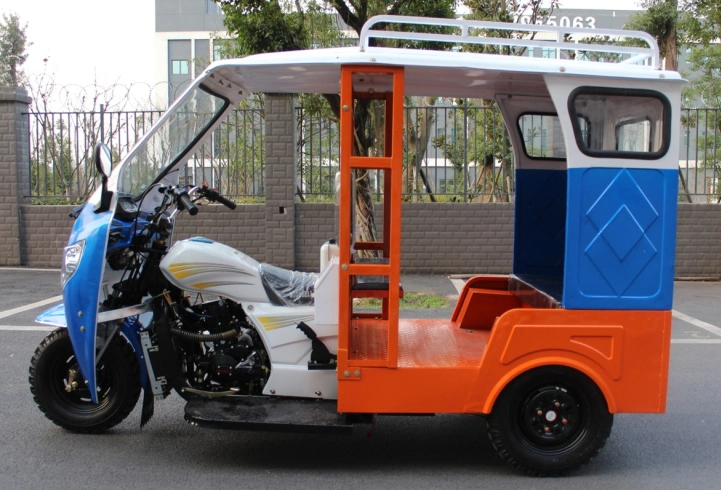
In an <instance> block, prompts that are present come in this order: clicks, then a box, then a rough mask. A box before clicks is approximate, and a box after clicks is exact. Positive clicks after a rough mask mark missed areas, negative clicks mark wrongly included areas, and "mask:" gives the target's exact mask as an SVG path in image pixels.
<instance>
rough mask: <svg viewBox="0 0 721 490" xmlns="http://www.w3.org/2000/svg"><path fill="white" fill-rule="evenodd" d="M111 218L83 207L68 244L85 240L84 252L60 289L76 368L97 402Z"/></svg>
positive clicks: (109, 215) (90, 205)
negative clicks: (103, 287) (100, 326)
mask: <svg viewBox="0 0 721 490" xmlns="http://www.w3.org/2000/svg"><path fill="white" fill-rule="evenodd" d="M112 217H113V212H112V211H106V212H104V213H99V214H96V213H95V212H94V211H93V205H92V204H86V205H85V207H84V208H83V210H82V212H81V213H80V216H78V219H77V220H76V221H75V225H74V226H73V230H72V232H71V233H70V239H69V240H68V245H72V244H74V243H76V242H78V241H80V240H85V249H84V251H83V256H82V259H81V260H80V263H79V264H78V268H77V270H76V271H75V274H74V275H73V276H72V277H71V278H70V280H68V282H67V283H66V284H65V288H64V289H63V302H64V304H65V313H66V315H65V317H66V320H67V326H68V333H69V334H70V340H71V342H72V344H73V350H74V351H75V357H76V359H77V361H78V366H79V367H80V371H81V372H82V373H83V377H84V378H85V380H86V381H87V382H88V388H89V389H90V393H91V395H92V399H93V401H94V402H97V393H96V390H95V331H96V320H97V313H98V294H99V291H100V281H101V280H102V275H103V270H104V268H105V245H106V242H107V238H108V227H109V225H110V221H111V219H112Z"/></svg>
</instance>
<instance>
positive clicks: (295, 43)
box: [216, 0, 342, 56]
mask: <svg viewBox="0 0 721 490" xmlns="http://www.w3.org/2000/svg"><path fill="white" fill-rule="evenodd" d="M216 2H217V3H219V4H220V6H221V9H222V10H223V14H224V15H225V19H224V23H225V26H226V27H227V29H228V32H229V33H231V34H232V35H234V36H236V39H235V40H233V42H228V43H226V44H224V45H223V48H222V49H221V50H222V51H224V52H225V54H230V55H232V56H247V55H251V54H256V53H273V52H278V51H296V50H300V49H307V48H319V47H329V46H337V45H339V44H342V34H341V32H340V30H339V28H338V26H337V25H336V24H335V18H334V17H333V16H331V15H329V9H328V8H327V7H324V6H323V5H321V4H319V3H317V2H315V1H310V2H307V3H303V4H300V3H292V2H289V1H279V0H270V1H266V0H216Z"/></svg>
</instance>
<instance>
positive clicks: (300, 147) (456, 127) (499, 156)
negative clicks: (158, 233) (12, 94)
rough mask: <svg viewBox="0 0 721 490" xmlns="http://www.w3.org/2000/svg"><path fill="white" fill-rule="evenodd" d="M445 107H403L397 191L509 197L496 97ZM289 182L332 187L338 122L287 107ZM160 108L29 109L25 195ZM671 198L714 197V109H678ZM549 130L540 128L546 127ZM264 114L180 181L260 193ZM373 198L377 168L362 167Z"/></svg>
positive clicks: (146, 123) (719, 154) (250, 195)
mask: <svg viewBox="0 0 721 490" xmlns="http://www.w3.org/2000/svg"><path fill="white" fill-rule="evenodd" d="M457 102H458V103H457V104H454V105H451V106H435V105H426V106H420V105H419V106H408V107H406V108H405V114H404V116H405V121H404V128H405V129H404V148H403V149H404V174H403V193H404V195H405V196H406V199H408V200H410V201H420V200H424V201H428V200H432V201H476V202H478V201H480V202H489V201H509V200H511V199H512V196H513V190H514V164H513V151H512V148H511V143H510V138H509V135H508V132H507V129H506V127H505V125H504V123H503V119H502V117H501V115H500V112H499V111H498V109H497V108H496V107H495V106H484V105H482V104H481V103H480V102H479V101H471V100H460V101H457ZM296 111H297V112H296V118H297V182H296V192H297V195H298V197H299V199H300V200H303V201H327V200H332V199H333V195H334V186H335V183H334V182H335V174H336V172H337V171H338V165H339V145H340V142H339V137H338V135H339V130H338V123H337V121H336V120H334V119H333V118H327V117H322V116H321V115H319V114H318V113H315V112H311V111H309V110H307V109H304V108H303V107H298V108H296ZM161 114H162V112H160V111H131V112H103V111H101V112H55V113H51V112H48V113H30V114H28V122H29V128H30V155H29V165H30V175H31V199H32V202H35V203H45V204H62V203H73V202H78V201H82V200H84V199H85V198H86V197H87V196H88V195H89V194H90V193H91V192H92V191H93V190H94V188H95V185H96V180H97V179H96V173H95V168H94V166H93V164H92V150H93V148H94V146H95V144H96V143H97V142H98V141H103V142H105V143H106V144H107V145H108V146H109V147H110V148H111V150H112V153H113V160H114V161H119V160H120V159H121V158H123V157H124V156H125V155H126V154H127V153H128V152H129V151H130V150H131V149H132V147H133V146H134V145H135V143H136V142H137V140H138V139H139V138H140V137H141V136H142V135H143V134H144V133H145V131H147V130H148V129H149V127H150V126H151V125H152V124H153V123H154V122H155V121H156V120H157V119H158V118H159V117H160V115H161ZM681 123H682V124H681V128H682V131H681V134H680V135H678V137H679V138H680V151H679V176H680V179H679V180H680V182H679V200H680V201H682V202H714V203H716V202H721V186H719V179H720V178H721V148H719V146H720V145H721V109H683V110H682V115H681ZM530 124H531V125H532V126H534V127H532V128H529V130H528V131H524V138H527V139H528V141H527V142H526V150H529V147H528V145H529V144H531V145H534V144H537V145H538V146H537V147H536V148H531V149H532V150H533V151H538V152H543V151H545V149H544V147H543V146H542V145H546V144H547V143H546V141H547V140H548V139H549V138H558V137H560V132H556V133H557V134H554V135H551V133H552V131H550V129H547V128H546V127H545V126H544V125H543V124H542V123H541V124H540V125H537V123H536V122H533V121H532V120H531V122H530ZM547 131H549V134H546V132H547ZM264 169H265V121H264V113H263V110H262V109H237V110H235V111H234V112H233V113H231V115H230V117H229V118H228V119H227V120H226V121H224V122H223V123H222V124H221V125H220V126H219V127H218V128H217V129H216V130H215V131H214V132H213V135H212V136H211V138H210V139H209V141H208V142H207V143H206V144H205V145H204V146H203V147H202V148H200V149H199V150H198V151H197V152H195V154H193V155H191V157H190V158H189V160H188V163H187V165H185V167H184V168H183V169H181V174H180V175H181V178H180V180H181V183H188V184H189V183H195V184H200V183H207V184H208V185H211V186H214V187H216V188H217V189H218V190H219V191H220V192H221V193H223V194H225V195H228V196H229V197H231V198H233V199H235V200H237V201H243V200H252V201H255V200H262V199H263V198H264V191H265V189H264V180H265V178H264ZM370 177H371V187H372V189H373V190H374V193H375V194H376V195H377V197H378V198H380V193H381V189H382V181H381V176H380V175H377V174H374V173H371V175H370Z"/></svg>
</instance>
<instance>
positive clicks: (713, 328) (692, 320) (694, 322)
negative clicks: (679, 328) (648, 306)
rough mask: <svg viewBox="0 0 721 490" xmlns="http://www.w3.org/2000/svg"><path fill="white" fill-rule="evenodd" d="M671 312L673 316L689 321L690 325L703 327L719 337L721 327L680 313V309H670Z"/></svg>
mask: <svg viewBox="0 0 721 490" xmlns="http://www.w3.org/2000/svg"><path fill="white" fill-rule="evenodd" d="M671 311H672V312H673V316H675V317H676V318H678V319H679V320H682V321H684V322H686V323H690V324H691V325H695V326H697V327H699V328H703V329H704V330H706V331H707V332H711V333H712V334H714V335H718V336H719V337H721V328H718V327H717V326H715V325H711V324H710V323H706V322H704V321H701V320H699V319H698V318H694V317H692V316H688V315H686V314H684V313H681V312H680V311H676V310H671Z"/></svg>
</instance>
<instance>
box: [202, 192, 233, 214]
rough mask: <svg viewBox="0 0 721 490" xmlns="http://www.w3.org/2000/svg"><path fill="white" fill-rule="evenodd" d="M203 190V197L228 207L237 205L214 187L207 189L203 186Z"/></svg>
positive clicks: (231, 207)
mask: <svg viewBox="0 0 721 490" xmlns="http://www.w3.org/2000/svg"><path fill="white" fill-rule="evenodd" d="M203 191H204V192H205V197H207V198H208V199H210V200H211V201H215V202H219V203H220V204H222V205H223V206H225V207H227V208H230V209H235V208H236V207H237V205H236V204H235V203H234V202H233V201H231V200H230V199H227V198H225V197H223V196H221V195H220V193H219V192H218V191H216V190H215V189H208V188H207V187H204V188H203Z"/></svg>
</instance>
